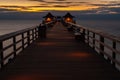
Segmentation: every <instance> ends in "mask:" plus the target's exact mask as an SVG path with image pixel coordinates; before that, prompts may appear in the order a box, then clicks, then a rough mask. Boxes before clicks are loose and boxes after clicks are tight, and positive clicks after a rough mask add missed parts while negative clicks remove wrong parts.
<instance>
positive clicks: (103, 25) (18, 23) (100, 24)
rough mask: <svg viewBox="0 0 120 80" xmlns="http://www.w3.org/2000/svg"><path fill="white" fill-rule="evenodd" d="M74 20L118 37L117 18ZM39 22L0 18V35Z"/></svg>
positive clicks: (39, 21) (119, 26) (119, 32)
mask: <svg viewBox="0 0 120 80" xmlns="http://www.w3.org/2000/svg"><path fill="white" fill-rule="evenodd" d="M76 22H77V24H80V25H82V26H85V27H88V28H94V29H99V30H101V31H103V32H105V33H109V34H112V35H114V36H118V37H120V21H118V20H114V21H113V20H77V21H76ZM40 23H41V20H0V35H4V34H8V33H11V32H14V31H18V30H21V29H25V28H29V27H33V26H37V25H39V24H40Z"/></svg>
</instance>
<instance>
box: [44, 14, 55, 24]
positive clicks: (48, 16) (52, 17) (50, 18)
mask: <svg viewBox="0 0 120 80" xmlns="http://www.w3.org/2000/svg"><path fill="white" fill-rule="evenodd" d="M43 18H45V20H44V21H43V22H45V23H46V22H51V21H53V20H54V19H55V17H54V16H53V15H52V14H51V13H50V12H49V13H48V14H47V15H46V16H44V17H43Z"/></svg>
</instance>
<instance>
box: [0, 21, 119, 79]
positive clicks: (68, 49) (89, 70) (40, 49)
mask: <svg viewBox="0 0 120 80" xmlns="http://www.w3.org/2000/svg"><path fill="white" fill-rule="evenodd" d="M23 32H24V34H25V33H26V35H31V36H33V38H32V39H31V38H30V37H28V36H27V37H24V36H23V34H22V38H24V39H27V40H28V41H29V40H31V41H33V42H32V43H31V42H26V43H25V42H24V39H22V40H19V41H17V43H18V42H20V41H22V44H23V46H21V47H20V48H22V50H23V51H22V52H20V53H19V54H18V55H17V56H16V55H14V56H15V59H14V60H10V63H8V64H7V65H6V66H4V64H5V63H4V62H3V60H1V64H2V66H3V68H2V69H1V71H0V80H120V72H119V71H118V70H117V69H116V68H115V67H113V65H111V64H110V63H109V62H108V61H107V60H105V59H104V58H103V57H102V56H101V55H99V54H98V53H97V52H96V51H95V50H94V49H93V48H91V47H90V46H88V45H87V44H86V43H85V42H82V41H76V40H75V37H74V35H73V34H72V33H71V32H68V30H67V28H66V27H65V26H64V25H63V24H62V23H61V22H56V23H55V25H54V26H53V27H52V28H50V29H49V30H48V31H47V37H46V39H39V38H37V34H35V32H37V29H36V28H35V29H34V28H32V29H31V33H32V34H30V32H28V31H26V30H25V31H23ZM18 34H20V33H17V34H15V35H18ZM4 38H5V37H4ZM5 39H6V38H5ZM13 39H14V38H13ZM13 41H15V40H13ZM15 42H16V41H15ZM30 43H31V44H30ZM1 45H2V44H1ZM13 45H14V49H17V48H16V46H15V44H13ZM25 45H30V46H28V47H27V48H26V49H25ZM11 46H12V45H11ZM9 47H10V46H9ZM1 48H2V49H1V54H3V52H2V50H3V47H1ZM15 51H16V50H15ZM13 54H16V53H15V52H14V53H13ZM1 58H2V59H3V55H2V56H1Z"/></svg>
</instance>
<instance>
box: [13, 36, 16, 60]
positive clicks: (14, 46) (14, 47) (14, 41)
mask: <svg viewBox="0 0 120 80" xmlns="http://www.w3.org/2000/svg"><path fill="white" fill-rule="evenodd" d="M13 44H14V45H13V49H14V53H13V55H14V58H16V36H14V37H13Z"/></svg>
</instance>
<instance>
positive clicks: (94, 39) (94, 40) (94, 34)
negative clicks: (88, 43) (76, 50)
mask: <svg viewBox="0 0 120 80" xmlns="http://www.w3.org/2000/svg"><path fill="white" fill-rule="evenodd" d="M93 49H95V33H93Z"/></svg>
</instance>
